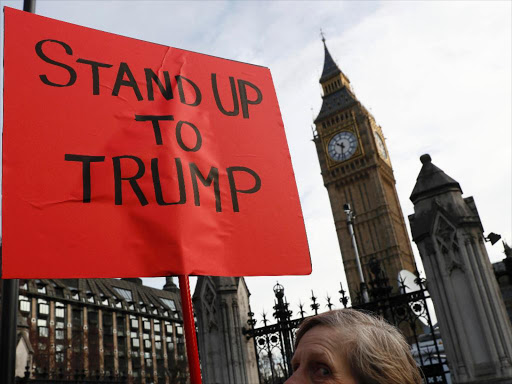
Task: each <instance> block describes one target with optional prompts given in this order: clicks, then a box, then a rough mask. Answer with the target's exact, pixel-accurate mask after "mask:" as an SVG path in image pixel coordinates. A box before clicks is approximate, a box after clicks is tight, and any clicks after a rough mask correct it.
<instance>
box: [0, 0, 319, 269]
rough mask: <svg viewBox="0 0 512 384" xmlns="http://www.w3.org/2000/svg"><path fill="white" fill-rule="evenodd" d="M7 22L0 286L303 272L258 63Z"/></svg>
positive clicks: (69, 28) (272, 98)
mask: <svg viewBox="0 0 512 384" xmlns="http://www.w3.org/2000/svg"><path fill="white" fill-rule="evenodd" d="M4 13H5V45H4V133H3V185H2V189H3V191H2V193H3V201H2V231H3V234H2V235H3V259H2V273H3V277H4V278H36V277H37V278H43V277H45V278H62V277H123V276H124V277H129V276H165V275H171V274H174V275H188V274H192V275H194V274H195V275H205V274H206V275H233V276H236V275H281V274H307V273H310V271H311V265H310V259H309V253H308V248H307V241H306V235H305V228H304V222H303V217H302V212H301V208H300V205H299V199H298V194H297V189H296V185H295V180H294V176H293V170H292V166H291V161H290V156H289V152H288V147H287V143H286V137H285V134H284V129H283V123H282V120H281V115H280V111H279V107H278V103H277V98H276V94H275V91H274V87H273V84H272V79H271V75H270V71H269V70H268V69H267V68H264V67H259V66H255V65H249V64H244V63H239V62H235V61H230V60H225V59H220V58H216V57H212V56H207V55H201V54H198V53H193V52H189V51H185V50H181V49H176V48H171V47H166V46H162V45H157V44H152V43H147V42H143V41H139V40H135V39H130V38H126V37H122V36H117V35H113V34H109V33H105V32H100V31H96V30H92V29H88V28H84V27H79V26H76V25H72V24H68V23H63V22H59V21H55V20H52V19H48V18H45V17H41V16H36V15H32V14H28V13H24V12H21V11H17V10H14V9H10V8H4Z"/></svg>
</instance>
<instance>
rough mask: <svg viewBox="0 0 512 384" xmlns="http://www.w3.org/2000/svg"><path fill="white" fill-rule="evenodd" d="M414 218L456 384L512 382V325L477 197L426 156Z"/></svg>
mask: <svg viewBox="0 0 512 384" xmlns="http://www.w3.org/2000/svg"><path fill="white" fill-rule="evenodd" d="M421 162H422V163H423V166H422V168H421V171H420V173H419V176H418V181H417V182H416V185H415V187H414V190H413V192H412V195H411V201H412V202H413V203H414V214H413V215H410V216H409V221H410V223H411V230H412V236H413V240H414V241H415V242H416V245H417V246H418V250H419V251H420V255H421V258H422V260H423V265H424V266H425V273H426V275H427V282H428V289H429V292H430V294H431V296H432V300H433V301H434V305H435V308H436V314H437V317H438V321H439V326H440V330H441V335H442V337H443V343H444V346H445V351H446V355H447V359H448V364H449V365H450V372H451V374H452V379H453V382H454V383H472V384H480V383H482V384H483V383H512V365H511V364H512V329H511V326H510V321H509V318H508V316H507V313H506V311H505V306H504V304H503V300H502V298H501V294H500V291H499V288H498V284H497V281H496V278H495V277H494V273H493V269H492V266H491V263H490V261H489V256H488V255H487V251H486V249H485V246H484V236H483V228H482V223H481V221H480V217H479V215H478V211H477V209H476V205H475V202H474V200H473V198H472V197H466V198H463V197H462V190H461V188H460V185H459V183H457V181H455V180H453V179H452V178H451V177H449V176H448V175H446V174H445V173H444V172H443V171H442V170H441V169H439V168H438V167H436V166H435V165H434V164H432V161H431V158H430V156H429V155H423V156H421Z"/></svg>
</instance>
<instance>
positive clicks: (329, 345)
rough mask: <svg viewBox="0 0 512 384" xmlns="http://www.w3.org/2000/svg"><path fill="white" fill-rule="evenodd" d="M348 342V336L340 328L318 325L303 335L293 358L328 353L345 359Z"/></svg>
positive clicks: (333, 357) (336, 358)
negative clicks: (344, 335)
mask: <svg viewBox="0 0 512 384" xmlns="http://www.w3.org/2000/svg"><path fill="white" fill-rule="evenodd" d="M346 343H347V342H346V338H345V337H343V334H342V332H341V331H340V330H337V329H334V328H332V327H327V326H316V327H313V328H311V329H310V330H309V331H307V332H306V333H305V334H304V335H303V336H302V338H301V339H300V342H299V345H298V346H297V349H296V350H295V354H294V356H293V359H294V360H297V359H302V358H307V357H310V356H320V355H326V356H328V357H330V358H331V359H333V360H339V359H344V357H345V350H346V348H345V346H346Z"/></svg>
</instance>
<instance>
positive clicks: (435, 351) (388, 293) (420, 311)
mask: <svg viewBox="0 0 512 384" xmlns="http://www.w3.org/2000/svg"><path fill="white" fill-rule="evenodd" d="M371 271H372V280H371V281H370V282H369V284H368V285H369V287H368V291H369V293H370V298H371V299H370V302H369V303H361V301H360V300H359V296H360V295H359V294H357V296H358V297H357V298H356V300H354V301H355V303H354V305H352V308H354V309H358V310H364V311H370V312H372V313H374V314H376V315H378V316H382V317H383V318H385V319H386V320H387V321H388V322H390V323H391V324H393V325H395V326H396V327H398V328H399V329H400V330H401V331H402V332H403V334H404V335H405V336H406V339H407V341H408V342H409V345H410V346H411V352H412V354H413V357H414V359H415V360H416V362H417V364H418V366H419V367H420V368H421V371H422V373H423V376H424V383H425V384H430V383H434V384H437V383H443V384H450V383H451V379H450V374H449V370H448V365H447V361H446V355H445V353H444V348H443V344H442V340H441V337H440V334H439V330H438V329H437V328H435V327H434V324H433V323H432V315H433V314H431V313H430V311H429V308H428V306H429V304H428V303H429V301H430V302H431V300H430V295H429V293H428V291H427V290H426V288H425V280H424V279H422V278H419V277H418V278H417V279H416V280H415V282H416V284H417V286H418V287H419V289H418V290H415V291H413V292H407V293H406V292H405V291H406V287H405V284H404V282H403V281H402V282H400V284H399V287H398V292H393V288H392V287H391V286H390V285H389V281H388V279H387V278H386V277H385V276H384V274H383V272H382V270H381V268H380V265H379V263H378V262H376V261H374V262H373V263H372V266H371ZM340 285H341V284H340ZM338 292H339V293H340V295H341V297H340V299H339V301H340V303H341V304H342V306H343V307H344V308H347V304H348V301H349V300H348V297H347V296H346V292H345V291H344V290H343V287H341V290H340V291H338ZM274 294H275V296H276V304H275V305H274V307H273V309H274V313H273V316H274V318H275V320H276V324H269V322H270V321H269V320H268V319H267V316H266V314H263V320H262V322H263V326H262V327H256V320H255V319H254V313H252V312H250V313H249V316H250V320H249V321H248V323H249V326H250V329H249V330H248V331H247V332H246V335H247V337H249V338H251V337H252V338H254V345H255V349H256V357H257V361H258V368H259V376H260V383H261V384H282V383H284V382H285V381H286V379H287V378H288V377H290V376H291V373H292V369H291V359H292V356H293V346H294V341H295V332H296V331H297V328H298V327H299V325H300V324H301V323H302V321H303V320H304V319H306V318H307V317H305V316H304V315H305V311H304V305H303V304H299V309H300V311H299V312H298V314H299V315H300V317H299V318H296V319H292V314H293V312H292V311H291V310H290V309H289V306H290V304H289V303H288V302H287V301H286V299H285V297H284V287H283V286H282V285H280V284H279V283H278V284H276V286H275V287H274ZM310 300H311V304H310V308H311V309H312V311H313V312H314V313H315V314H318V313H319V309H320V304H319V302H318V299H317V298H316V297H315V295H314V294H313V292H311V298H310ZM326 306H327V307H328V308H329V310H330V309H333V307H334V304H333V303H331V298H330V297H327V305H326Z"/></svg>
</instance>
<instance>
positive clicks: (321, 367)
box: [313, 364, 332, 378]
mask: <svg viewBox="0 0 512 384" xmlns="http://www.w3.org/2000/svg"><path fill="white" fill-rule="evenodd" d="M331 374H332V373H331V370H330V369H329V367H328V366H326V365H325V364H316V365H315V367H314V368H313V375H314V377H315V378H326V377H330V376H331Z"/></svg>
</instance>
